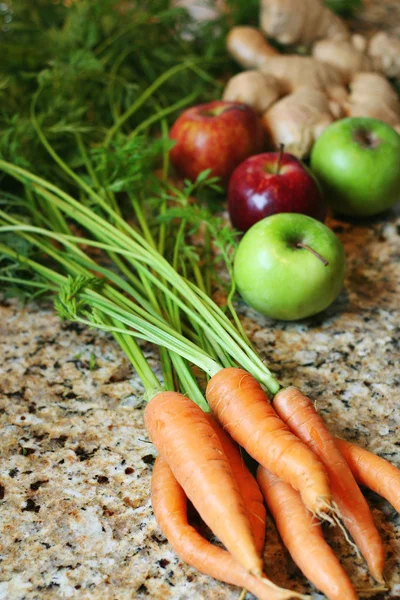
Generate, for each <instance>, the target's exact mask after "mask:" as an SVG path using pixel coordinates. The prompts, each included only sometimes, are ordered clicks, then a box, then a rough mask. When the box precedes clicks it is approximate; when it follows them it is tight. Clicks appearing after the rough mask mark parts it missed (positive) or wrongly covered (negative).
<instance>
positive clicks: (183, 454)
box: [144, 392, 262, 575]
mask: <svg viewBox="0 0 400 600" xmlns="http://www.w3.org/2000/svg"><path fill="white" fill-rule="evenodd" d="M144 421H145V425H146V428H147V431H148V433H149V436H150V438H151V440H152V442H153V444H154V445H155V447H156V449H157V451H158V453H159V454H160V455H161V456H162V457H163V458H164V460H165V461H166V462H167V463H168V465H169V466H170V468H171V470H172V472H173V474H174V476H175V478H176V479H177V481H178V482H179V483H180V485H181V486H182V488H183V489H184V491H185V494H186V496H187V497H188V498H189V500H191V502H192V503H193V505H194V507H195V508H196V510H197V511H198V513H199V514H200V516H201V518H202V519H203V521H204V522H205V523H206V524H207V525H208V526H209V527H210V529H211V530H212V531H213V532H214V533H215V535H216V536H217V537H218V538H219V539H220V540H221V542H222V543H223V544H224V545H225V547H226V548H227V549H228V550H229V551H230V552H231V554H232V555H233V556H234V557H235V558H236V559H237V561H238V562H239V563H240V564H241V565H243V567H245V568H246V569H247V570H248V571H250V572H251V573H253V574H256V575H260V574H261V572H262V560H261V558H260V556H259V554H258V552H257V549H256V547H255V543H254V539H253V535H252V532H251V528H250V524H249V520H248V517H247V511H246V507H245V506H244V502H243V499H242V497H241V495H240V492H239V489H238V485H237V482H236V480H235V477H234V475H233V472H232V468H231V466H230V464H229V461H228V459H227V457H226V454H225V452H224V450H223V448H222V444H221V442H220V441H219V439H218V436H217V434H216V433H215V431H214V429H213V428H212V426H211V424H210V421H209V419H208V417H207V415H206V414H205V413H204V412H203V411H202V410H201V408H199V407H198V406H197V405H196V404H195V403H194V402H192V401H191V400H190V399H189V398H186V397H185V396H183V395H182V394H178V393H177V392H161V393H159V394H157V395H156V396H155V397H154V398H153V399H152V400H151V401H150V402H149V403H148V405H147V406H146V409H145V412H144Z"/></svg>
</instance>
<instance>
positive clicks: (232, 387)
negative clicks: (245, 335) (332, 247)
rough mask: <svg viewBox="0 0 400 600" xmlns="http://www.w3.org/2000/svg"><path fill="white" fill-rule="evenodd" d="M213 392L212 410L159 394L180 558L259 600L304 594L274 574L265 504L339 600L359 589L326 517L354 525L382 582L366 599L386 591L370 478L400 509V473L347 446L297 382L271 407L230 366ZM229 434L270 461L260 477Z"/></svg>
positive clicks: (156, 492)
mask: <svg viewBox="0 0 400 600" xmlns="http://www.w3.org/2000/svg"><path fill="white" fill-rule="evenodd" d="M206 396H207V400H208V402H209V404H210V406H211V408H212V411H213V414H211V415H210V414H209V413H208V414H207V413H204V412H202V411H201V409H199V408H198V407H197V406H196V405H195V404H194V403H193V402H191V401H190V400H189V399H188V398H186V397H184V396H182V395H179V394H175V393H171V392H169V393H168V392H167V393H161V394H158V395H157V396H155V397H154V398H153V399H152V400H151V401H150V402H149V404H148V406H147V407H146V410H145V424H146V427H147V430H148V432H149V435H150V438H151V439H152V441H153V443H154V445H155V446H156V448H157V451H158V453H159V458H158V459H157V461H156V464H155V467H154V472H153V484H152V503H153V510H154V513H155V516H156V519H157V521H158V524H159V526H160V528H161V530H162V531H163V533H164V534H165V536H166V537H167V539H168V540H169V542H170V544H171V545H172V547H173V548H174V550H175V551H176V552H177V554H178V555H179V556H180V557H181V558H182V559H183V560H185V561H186V562H188V563H189V564H191V565H193V566H194V567H196V568H197V569H198V570H199V571H201V572H203V573H206V574H208V575H210V576H212V577H215V578H217V579H220V580H222V581H225V582H227V583H232V584H235V585H238V586H241V587H243V588H246V589H247V590H250V591H251V592H253V593H254V595H255V596H257V597H258V598H261V599H264V598H265V599H271V600H275V599H276V600H278V599H284V598H296V597H303V596H301V595H299V594H297V593H295V592H291V591H288V590H284V589H281V588H277V587H276V586H274V585H273V584H272V583H271V582H270V581H269V580H268V579H266V578H265V576H264V575H263V574H262V570H261V569H262V563H261V560H260V552H261V551H262V549H263V543H264V535H265V512H264V508H263V504H262V501H263V498H264V500H265V502H266V504H267V506H268V508H269V510H270V512H271V514H272V515H273V517H274V520H275V523H276V526H277V529H278V531H279V533H280V535H281V537H282V540H283V542H284V544H285V546H286V547H287V549H288V550H289V552H290V554H291V556H292V558H293V560H294V562H295V563H296V564H297V565H298V566H299V568H300V569H301V571H302V572H303V573H304V574H305V575H306V576H307V578H308V579H309V580H310V581H311V582H312V583H313V584H314V585H315V587H316V588H317V589H319V590H320V591H322V592H323V593H324V594H325V595H326V597H327V598H329V599H330V600H344V599H346V600H352V599H356V598H357V594H356V591H355V589H354V587H353V585H352V583H351V581H350V579H349V578H348V576H347V574H346V573H345V571H344V569H343V568H342V566H341V565H340V563H339V561H338V559H337V558H336V556H335V554H334V552H333V551H332V549H331V548H330V546H329V545H328V544H327V543H326V542H325V540H324V538H323V534H322V531H321V527H320V518H323V519H326V520H328V521H329V520H332V521H333V522H335V523H337V524H339V525H340V526H341V527H343V525H342V524H341V521H343V523H344V525H345V527H346V529H347V530H348V532H349V533H350V534H351V536H352V538H353V540H354V542H355V544H356V545H357V547H358V548H359V550H360V551H361V553H362V554H363V556H364V558H365V560H366V562H367V564H368V567H369V570H370V572H371V574H372V576H373V577H374V578H375V580H376V581H377V582H378V583H379V584H381V587H376V588H374V589H370V590H363V592H364V593H365V592H368V591H370V592H374V593H376V592H378V591H382V590H384V589H386V588H385V587H384V586H385V580H384V575H383V571H384V562H385V551H384V547H383V544H382V540H381V538H380V535H379V533H378V531H377V529H376V527H375V525H374V521H373V518H372V515H371V512H370V510H369V507H368V505H367V503H366V501H365V499H364V496H363V495H362V493H361V491H360V489H359V487H358V483H360V484H362V485H365V486H367V487H369V488H370V489H372V490H373V491H375V492H376V493H378V494H380V495H381V496H383V497H384V498H386V499H387V500H388V501H389V502H390V503H391V504H392V505H393V506H394V508H395V509H396V510H397V511H399V512H400V470H399V469H397V468H396V467H394V466H393V465H392V464H391V463H389V462H387V461H386V460H384V459H382V458H379V457H377V456H375V455H374V454H372V453H370V452H368V451H367V450H364V449H362V448H360V447H358V446H356V445H354V444H350V443H348V442H345V441H344V440H340V439H335V438H334V437H333V436H332V435H331V434H330V433H329V431H328V430H327V428H326V426H325V424H324V422H323V420H322V418H321V417H320V416H319V415H318V413H317V412H316V410H315V408H314V405H313V403H312V402H311V400H310V399H309V398H307V397H306V396H305V395H304V394H302V393H301V391H300V390H298V389H297V388H295V387H288V388H286V389H282V390H280V391H279V392H278V393H277V394H276V395H275V397H274V399H273V402H272V404H271V403H270V402H269V399H268V397H267V395H266V393H265V392H264V390H263V389H262V387H261V386H260V384H259V383H258V382H257V381H256V380H255V379H254V377H252V376H251V375H250V374H249V373H247V372H245V371H243V370H242V369H237V368H227V369H223V370H221V371H220V372H218V373H217V374H216V375H215V376H214V377H212V378H211V379H210V381H209V383H208V385H207V392H206ZM224 429H225V430H226V431H228V433H229V434H230V436H232V438H233V439H234V440H236V441H237V442H239V444H240V445H241V446H242V447H244V448H245V449H246V451H247V452H248V453H249V454H250V455H251V456H252V457H253V458H254V459H256V460H257V461H258V463H259V466H258V469H257V481H256V480H255V479H254V478H253V477H252V475H251V474H250V472H249V471H248V470H247V468H246V466H245V464H244V462H243V459H242V457H241V455H240V452H239V450H238V447H237V446H235V444H234V442H233V441H232V438H231V437H230V436H228V435H227V434H226V433H225V431H224ZM187 499H189V500H190V501H191V502H192V503H193V505H194V506H195V508H196V509H197V511H198V512H199V514H200V516H201V517H202V519H203V520H204V522H205V523H206V524H207V525H208V526H209V527H210V528H211V530H212V531H213V532H214V533H215V534H216V535H217V537H218V538H219V539H220V540H221V541H222V542H223V544H224V545H225V547H226V548H227V550H228V551H223V550H221V549H220V548H216V547H214V546H212V545H211V544H210V543H209V542H207V541H206V540H205V539H204V538H202V537H201V536H200V535H199V534H198V533H197V532H196V530H194V529H193V528H192V527H191V526H190V525H189V524H188V520H187ZM349 541H350V540H349ZM351 543H353V542H351Z"/></svg>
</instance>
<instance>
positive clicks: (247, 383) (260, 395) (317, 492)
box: [206, 368, 332, 517]
mask: <svg viewBox="0 0 400 600" xmlns="http://www.w3.org/2000/svg"><path fill="white" fill-rule="evenodd" d="M206 396H207V400H208V403H209V405H210V407H211V409H212V411H213V412H214V414H215V415H216V417H217V419H218V420H219V421H220V423H222V425H223V426H224V428H225V429H226V430H227V431H228V432H229V434H230V435H231V436H232V437H233V439H234V440H236V441H237V442H238V443H239V444H240V445H241V446H243V447H244V448H245V449H246V450H247V452H248V453H249V454H250V456H252V457H253V458H254V459H255V460H257V461H258V462H259V463H260V464H262V465H263V466H264V467H266V468H267V469H269V470H270V471H272V472H273V473H274V474H275V475H277V476H278V477H280V478H281V479H282V480H284V481H287V482H288V483H290V484H291V485H292V486H293V487H294V488H295V489H297V490H298V491H299V492H300V494H301V497H302V498H303V502H304V503H305V505H306V506H307V508H309V509H310V510H311V511H312V512H314V513H315V514H317V515H319V516H321V517H326V512H325V511H330V510H331V509H332V507H331V504H330V501H331V492H330V486H329V479H328V475H327V473H326V471H325V468H324V467H323V465H322V464H321V462H320V461H319V460H318V458H317V457H316V456H315V455H314V453H313V452H311V451H310V449H309V448H307V446H306V445H305V444H303V443H302V442H301V441H300V440H298V439H297V438H296V437H295V436H294V435H293V434H292V433H291V432H290V431H289V429H288V427H287V426H286V425H285V424H284V423H283V421H282V420H281V419H280V418H279V417H278V415H277V414H276V412H275V410H274V409H273V408H272V406H271V404H270V402H269V400H268V397H267V395H266V393H265V392H264V391H263V389H262V388H261V386H260V384H259V383H258V382H257V381H256V379H254V377H252V376H251V375H250V374H249V373H247V372H246V371H243V370H242V369H236V368H226V369H222V370H221V371H219V372H218V373H217V374H216V375H214V376H213V377H212V378H211V379H210V381H209V382H208V386H207V390H206Z"/></svg>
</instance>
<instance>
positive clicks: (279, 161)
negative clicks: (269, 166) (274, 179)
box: [276, 144, 285, 175]
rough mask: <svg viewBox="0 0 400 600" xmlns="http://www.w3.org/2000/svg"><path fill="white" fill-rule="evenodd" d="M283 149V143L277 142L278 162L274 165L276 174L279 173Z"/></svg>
mask: <svg viewBox="0 0 400 600" xmlns="http://www.w3.org/2000/svg"><path fill="white" fill-rule="evenodd" d="M284 149H285V144H279V154H278V163H277V165H276V174H277V175H279V173H280V170H281V166H282V157H283V151H284Z"/></svg>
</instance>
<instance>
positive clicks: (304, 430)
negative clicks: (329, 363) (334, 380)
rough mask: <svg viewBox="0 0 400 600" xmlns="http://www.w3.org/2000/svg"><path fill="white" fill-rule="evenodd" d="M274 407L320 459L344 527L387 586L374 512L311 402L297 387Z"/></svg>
mask: <svg viewBox="0 0 400 600" xmlns="http://www.w3.org/2000/svg"><path fill="white" fill-rule="evenodd" d="M273 406H274V408H275V410H276V412H277V413H278V415H279V416H280V417H281V419H282V420H283V421H284V422H285V423H286V425H287V426H288V427H289V429H290V430H291V431H292V432H293V433H294V434H295V435H297V437H298V438H300V439H301V440H302V441H303V442H304V443H305V444H307V445H308V446H309V447H310V448H311V450H312V451H313V452H314V453H315V454H316V455H317V456H318V458H319V459H320V460H321V462H322V463H323V464H324V465H325V468H326V470H327V472H328V475H329V480H330V483H331V490H332V498H333V500H334V502H335V503H336V505H337V507H338V509H339V513H340V515H341V517H342V518H343V521H344V524H345V526H346V528H347V529H348V531H349V532H350V534H351V536H352V538H353V539H354V541H355V543H356V544H357V546H358V548H359V549H360V551H361V553H362V554H363V556H364V558H365V560H366V561H367V564H368V567H369V569H370V571H371V574H372V575H373V577H374V578H375V579H376V580H377V581H379V582H381V583H384V579H383V568H384V564H385V549H384V547H383V543H382V540H381V537H380V535H379V532H378V530H377V529H376V527H375V524H374V520H373V518H372V514H371V511H370V509H369V507H368V504H367V502H366V500H365V498H364V496H363V495H362V493H361V491H360V488H359V487H358V485H357V482H356V480H355V479H354V477H353V474H352V472H351V470H350V468H349V466H348V465H347V463H346V460H345V459H344V457H343V456H342V454H341V452H340V450H339V448H338V447H337V446H336V443H335V439H334V437H333V436H332V435H331V434H330V433H329V431H328V430H327V428H326V426H325V423H324V421H323V419H322V418H321V417H320V415H319V414H318V413H317V411H316V410H315V408H314V405H313V403H312V401H311V400H310V398H307V396H305V395H304V394H303V393H302V392H301V391H300V390H298V389H297V388H295V387H288V388H286V389H284V390H281V391H280V392H278V393H277V394H276V396H275V397H274V399H273Z"/></svg>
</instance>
